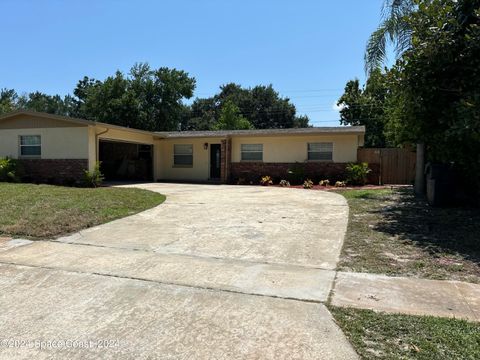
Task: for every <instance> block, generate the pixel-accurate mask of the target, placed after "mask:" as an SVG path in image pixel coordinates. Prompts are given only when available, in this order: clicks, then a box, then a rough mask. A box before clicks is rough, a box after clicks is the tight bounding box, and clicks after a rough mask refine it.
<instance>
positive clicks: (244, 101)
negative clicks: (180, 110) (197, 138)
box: [183, 83, 308, 130]
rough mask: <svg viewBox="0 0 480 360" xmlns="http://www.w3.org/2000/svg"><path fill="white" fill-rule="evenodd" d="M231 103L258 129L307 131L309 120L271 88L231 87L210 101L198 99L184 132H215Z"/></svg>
mask: <svg viewBox="0 0 480 360" xmlns="http://www.w3.org/2000/svg"><path fill="white" fill-rule="evenodd" d="M228 102H232V103H233V104H235V105H236V106H237V107H238V109H239V113H240V114H241V115H242V116H243V117H245V118H246V119H248V121H249V122H250V123H251V125H252V126H253V127H254V128H256V129H268V128H292V127H307V126H308V117H306V116H297V115H296V109H295V105H293V104H292V103H291V102H290V99H288V98H282V97H281V96H280V95H279V94H278V92H276V91H275V90H274V89H273V87H272V85H269V86H263V85H258V86H255V87H253V88H242V87H241V86H240V85H238V84H234V83H229V84H226V85H223V86H221V87H220V92H219V93H218V94H216V95H214V96H212V97H210V98H201V99H195V101H194V102H193V104H192V106H191V116H190V118H189V119H188V121H187V122H186V123H184V124H183V129H185V130H191V129H198V130H207V129H214V128H215V126H216V125H215V124H216V123H217V122H218V121H219V120H220V115H221V110H222V108H223V107H224V105H225V104H226V103H228Z"/></svg>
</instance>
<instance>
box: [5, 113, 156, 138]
mask: <svg viewBox="0 0 480 360" xmlns="http://www.w3.org/2000/svg"><path fill="white" fill-rule="evenodd" d="M18 115H29V116H36V117H39V118H45V119H55V120H60V121H65V122H69V123H74V124H79V125H83V126H101V127H105V128H108V129H118V130H124V131H131V132H136V133H141V134H145V135H152V136H158V134H156V133H155V132H152V131H146V130H140V129H134V128H129V127H125V126H119V125H114V124H107V123H103V122H99V121H93V120H86V119H79V118H74V117H70V116H63V115H56V114H50V113H45V112H39V111H30V110H16V111H12V112H9V113H7V114H3V115H0V121H2V120H5V119H9V118H11V117H14V116H18Z"/></svg>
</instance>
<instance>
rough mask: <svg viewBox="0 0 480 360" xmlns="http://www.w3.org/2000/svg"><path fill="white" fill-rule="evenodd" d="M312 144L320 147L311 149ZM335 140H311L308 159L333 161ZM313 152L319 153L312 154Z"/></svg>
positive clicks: (308, 145) (308, 146) (308, 147)
mask: <svg viewBox="0 0 480 360" xmlns="http://www.w3.org/2000/svg"><path fill="white" fill-rule="evenodd" d="M311 145H315V146H316V147H318V148H319V149H318V150H317V149H315V150H313V149H310V146H311ZM333 149H334V144H333V142H331V141H330V142H327V141H324V142H309V143H308V144H307V160H308V161H327V162H328V161H333ZM312 154H318V155H317V156H312Z"/></svg>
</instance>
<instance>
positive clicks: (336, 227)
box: [0, 184, 358, 359]
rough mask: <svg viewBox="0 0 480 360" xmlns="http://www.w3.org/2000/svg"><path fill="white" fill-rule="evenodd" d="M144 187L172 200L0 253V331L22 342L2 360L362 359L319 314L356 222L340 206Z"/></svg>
mask: <svg viewBox="0 0 480 360" xmlns="http://www.w3.org/2000/svg"><path fill="white" fill-rule="evenodd" d="M136 186H140V187H143V188H147V189H149V190H152V191H158V192H161V193H164V194H166V195H167V201H166V202H165V203H164V204H162V205H160V206H158V207H156V208H154V209H151V210H148V211H145V212H143V213H140V214H137V215H134V216H130V217H127V218H123V219H119V220H116V221H113V222H111V223H108V224H104V225H101V226H97V227H94V228H90V229H86V230H84V231H81V232H79V233H76V234H73V235H71V236H67V237H63V238H60V239H54V240H51V241H35V242H29V241H20V240H17V241H8V242H7V243H5V244H3V245H1V246H0V309H2V311H1V312H0V332H1V333H2V334H8V339H13V340H19V341H21V343H20V344H21V346H20V347H1V346H0V359H12V358H21V359H30V358H35V359H51V358H59V359H65V358H71V359H94V358H105V359H131V358H161V359H187V358H188V359H210V358H211V359H358V356H357V354H356V353H355V351H354V350H353V348H352V346H351V345H350V343H349V342H348V340H347V339H346V337H345V336H344V334H343V333H342V332H341V330H340V329H339V328H338V326H337V325H336V323H335V322H334V320H333V318H332V316H331V315H330V313H329V312H328V310H327V308H326V307H325V306H324V305H323V304H322V302H325V301H326V300H327V296H328V294H329V292H330V289H331V287H332V284H333V280H334V277H335V270H334V269H335V267H336V263H337V261H338V257H339V254H340V250H341V247H342V242H343V236H344V233H345V230H346V225H347V219H348V206H347V204H346V201H345V199H344V198H343V197H342V196H340V195H338V194H332V193H327V192H320V191H318V192H313V191H312V192H309V191H304V190H297V189H281V188H260V187H241V186H214V185H178V184H145V185H136ZM37 340H38V341H47V342H48V341H54V340H78V341H81V342H85V341H87V342H89V346H87V347H82V348H79V347H77V348H65V346H64V347H59V348H51V347H47V348H38V347H36V346H35V343H34V342H35V341H37ZM98 340H108V341H110V342H111V344H110V345H111V346H108V347H105V346H104V347H99V346H97V345H98ZM32 342H33V343H32ZM0 345H1V343H0ZM32 345H33V346H32Z"/></svg>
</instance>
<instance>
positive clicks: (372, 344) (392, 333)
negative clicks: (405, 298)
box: [329, 306, 480, 360]
mask: <svg viewBox="0 0 480 360" xmlns="http://www.w3.org/2000/svg"><path fill="white" fill-rule="evenodd" d="M329 308H330V311H331V312H332V314H333V316H334V318H335V320H336V321H337V323H338V324H339V325H340V327H341V328H342V330H343V331H344V333H345V334H346V335H347V337H348V338H349V340H350V342H351V343H352V345H353V347H354V348H355V350H356V351H357V353H358V354H359V355H360V356H361V357H362V358H364V359H425V360H427V359H431V360H434V359H435V360H437V359H472V360H473V359H480V324H479V323H472V322H467V321H464V320H455V319H445V318H435V317H431V316H411V315H396V314H394V315H391V314H383V313H375V312H373V311H371V310H358V309H351V308H337V307H332V306H330V307H329Z"/></svg>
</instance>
